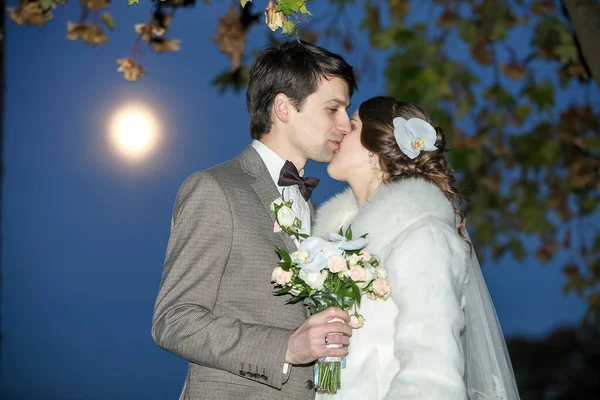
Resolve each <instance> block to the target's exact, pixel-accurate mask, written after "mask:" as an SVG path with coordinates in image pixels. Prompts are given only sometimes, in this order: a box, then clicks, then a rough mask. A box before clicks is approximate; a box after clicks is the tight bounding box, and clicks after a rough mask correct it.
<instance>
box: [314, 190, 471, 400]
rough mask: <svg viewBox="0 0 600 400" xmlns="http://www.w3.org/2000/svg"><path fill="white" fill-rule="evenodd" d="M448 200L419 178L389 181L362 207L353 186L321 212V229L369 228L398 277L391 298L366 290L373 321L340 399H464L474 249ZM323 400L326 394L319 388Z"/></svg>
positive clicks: (356, 344)
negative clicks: (467, 292) (467, 287)
mask: <svg viewBox="0 0 600 400" xmlns="http://www.w3.org/2000/svg"><path fill="white" fill-rule="evenodd" d="M455 221H456V219H455V214H454V211H453V208H452V205H451V204H450V202H449V201H448V200H447V199H446V197H445V196H444V194H443V193H442V192H441V191H440V190H439V189H438V188H437V186H435V185H433V184H431V183H428V182H425V181H423V180H418V179H407V180H404V181H400V182H394V183H390V184H386V185H383V186H381V187H380V188H379V190H378V191H377V192H376V193H374V194H373V195H372V196H371V198H370V199H369V200H368V202H366V203H365V204H363V205H361V206H360V207H358V206H357V204H356V201H355V200H354V196H353V195H352V192H351V191H350V190H349V189H348V190H346V191H345V192H342V193H340V194H338V195H337V196H335V197H333V198H331V199H330V200H328V201H327V202H326V203H325V204H324V205H323V206H322V207H321V208H320V209H319V211H318V213H317V218H316V224H315V226H314V229H313V235H317V236H323V237H326V236H328V234H329V233H330V232H337V231H338V230H339V228H340V226H343V227H344V229H345V228H347V227H348V225H349V224H352V231H353V234H354V237H358V236H359V235H362V234H364V233H368V239H369V244H368V246H367V249H368V250H369V251H370V252H372V253H374V254H376V255H378V256H379V257H380V258H381V262H382V266H384V267H385V268H386V269H387V271H388V279H389V280H390V281H391V283H392V295H391V297H390V299H388V300H387V301H383V300H381V299H379V300H369V299H368V298H366V297H364V298H363V301H362V305H361V307H360V310H359V311H360V313H361V314H362V315H363V316H364V317H365V325H364V327H363V328H361V329H356V330H354V333H353V336H352V338H351V340H350V348H349V354H348V358H347V365H346V368H345V369H344V370H342V390H341V391H340V392H338V394H337V395H336V396H335V398H336V399H357V400H370V399H385V400H390V399H411V400H441V399H444V400H464V399H466V398H467V395H466V389H465V384H464V382H463V374H464V355H463V350H462V341H461V333H462V331H463V329H464V315H463V310H464V295H463V288H464V284H465V281H466V274H467V262H469V247H468V245H467V244H466V243H465V242H464V241H463V240H462V239H461V237H460V236H459V235H458V233H457V230H456V222H455ZM317 397H318V398H321V399H325V398H328V397H327V396H324V395H318V396H317Z"/></svg>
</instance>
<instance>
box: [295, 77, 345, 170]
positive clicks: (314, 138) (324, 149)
mask: <svg viewBox="0 0 600 400" xmlns="http://www.w3.org/2000/svg"><path fill="white" fill-rule="evenodd" d="M349 106H350V95H349V90H348V85H347V84H346V82H344V81H343V80H342V79H340V78H335V77H333V78H330V79H326V78H324V79H322V80H321V83H320V85H319V87H318V89H317V91H316V92H314V93H313V94H311V95H310V96H308V97H307V98H306V101H305V102H304V106H303V107H302V110H301V111H296V110H295V109H294V110H293V111H292V118H291V120H290V122H291V128H292V132H291V136H290V141H291V143H292V145H293V146H294V147H295V148H296V149H298V150H299V151H300V152H301V153H302V156H304V157H306V158H307V159H309V160H314V161H317V162H329V161H331V159H332V157H333V153H334V151H336V150H337V149H339V147H340V142H341V141H342V139H343V137H344V135H345V134H347V133H349V132H350V130H351V126H350V118H349V117H348V113H347V112H346V109H347V108H348V107H349Z"/></svg>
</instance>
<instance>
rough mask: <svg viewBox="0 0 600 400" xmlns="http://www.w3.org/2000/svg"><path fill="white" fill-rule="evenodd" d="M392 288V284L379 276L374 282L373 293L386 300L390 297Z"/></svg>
mask: <svg viewBox="0 0 600 400" xmlns="http://www.w3.org/2000/svg"><path fill="white" fill-rule="evenodd" d="M391 290H392V284H391V283H390V282H389V281H386V280H385V279H381V278H377V279H375V282H373V293H375V294H376V295H377V296H379V297H381V298H382V299H384V300H387V299H388V298H389V297H390V292H391Z"/></svg>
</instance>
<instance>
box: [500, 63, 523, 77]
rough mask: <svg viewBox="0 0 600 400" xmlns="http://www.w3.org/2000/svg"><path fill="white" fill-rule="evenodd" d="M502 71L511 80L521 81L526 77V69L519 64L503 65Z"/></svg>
mask: <svg viewBox="0 0 600 400" xmlns="http://www.w3.org/2000/svg"><path fill="white" fill-rule="evenodd" d="M500 69H501V70H502V72H503V73H504V75H506V76H507V77H508V78H510V79H514V80H520V79H523V78H524V77H525V72H526V69H525V67H524V66H523V65H521V64H518V63H516V62H511V63H509V64H502V65H501V66H500Z"/></svg>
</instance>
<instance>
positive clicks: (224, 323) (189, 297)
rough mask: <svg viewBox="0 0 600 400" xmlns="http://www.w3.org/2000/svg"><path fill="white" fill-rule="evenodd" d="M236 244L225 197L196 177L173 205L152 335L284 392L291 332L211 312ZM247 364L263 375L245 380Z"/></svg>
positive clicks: (200, 360) (182, 352) (214, 184)
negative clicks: (234, 243) (284, 366)
mask: <svg viewBox="0 0 600 400" xmlns="http://www.w3.org/2000/svg"><path fill="white" fill-rule="evenodd" d="M232 241H233V216H232V212H231V208H230V204H229V201H228V198H227V195H226V193H225V191H224V190H223V188H222V187H221V185H220V183H219V182H218V181H217V180H216V179H214V178H212V177H211V176H210V175H208V174H205V173H199V174H196V175H193V176H192V177H190V178H189V179H188V180H187V181H186V182H185V183H184V184H183V185H182V187H181V189H180V190H179V193H178V194H177V199H176V201H175V207H174V212H173V220H172V227H171V236H170V238H169V243H168V246H167V255H166V260H165V265H164V272H163V276H162V279H161V285H160V290H159V293H158V298H157V301H156V306H155V310H154V318H153V325H152V337H153V338H154V340H155V342H156V343H157V344H158V345H159V346H160V347H162V348H164V349H166V350H168V351H170V352H172V353H174V354H177V355H179V356H181V357H183V358H185V359H187V360H189V361H191V362H193V363H196V364H200V365H203V366H207V367H210V368H215V369H220V370H224V371H228V372H230V373H232V374H236V375H238V376H244V377H245V378H248V379H252V380H256V381H260V382H262V383H266V384H268V385H269V386H272V387H275V388H277V389H280V388H281V386H282V380H285V377H284V376H283V364H284V360H285V354H286V351H287V344H288V340H289V337H290V335H291V333H292V331H290V330H287V329H282V328H278V327H273V326H265V325H258V324H248V323H244V322H243V321H241V320H239V319H236V318H231V317H226V316H216V315H214V314H213V313H212V310H213V309H214V305H215V302H216V299H217V294H218V291H219V286H220V281H221V278H222V276H223V271H224V270H225V267H226V265H227V260H228V258H229V255H230V253H231V250H232ZM242 364H243V365H242ZM248 365H252V370H254V369H255V368H256V370H257V371H258V374H247V373H246V371H245V370H243V369H242V368H246V369H247V368H248V367H247V366H248ZM252 372H254V371H252Z"/></svg>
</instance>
